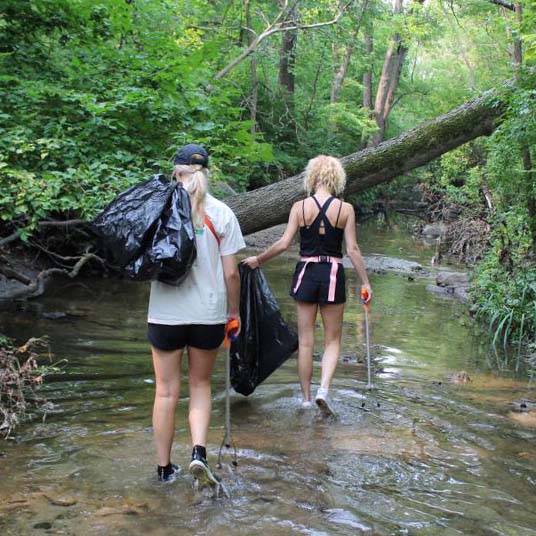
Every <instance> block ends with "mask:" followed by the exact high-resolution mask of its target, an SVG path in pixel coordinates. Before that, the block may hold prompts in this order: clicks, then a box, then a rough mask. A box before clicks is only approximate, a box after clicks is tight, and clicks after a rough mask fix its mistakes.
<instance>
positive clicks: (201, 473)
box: [188, 445, 220, 487]
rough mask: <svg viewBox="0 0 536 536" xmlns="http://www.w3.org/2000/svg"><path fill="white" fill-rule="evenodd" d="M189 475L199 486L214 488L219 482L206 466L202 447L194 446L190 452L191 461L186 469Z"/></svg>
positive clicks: (204, 452)
mask: <svg viewBox="0 0 536 536" xmlns="http://www.w3.org/2000/svg"><path fill="white" fill-rule="evenodd" d="M188 470H189V471H190V474H191V475H192V476H193V477H194V478H195V479H196V480H197V482H198V485H199V486H206V485H208V486H212V487H216V486H218V485H219V483H220V481H219V480H218V479H217V478H216V476H214V473H212V471H211V470H210V467H209V466H208V462H207V458H206V451H205V449H204V448H203V447H200V446H198V445H196V446H195V447H194V449H193V452H192V461H191V462H190V466H189V467H188Z"/></svg>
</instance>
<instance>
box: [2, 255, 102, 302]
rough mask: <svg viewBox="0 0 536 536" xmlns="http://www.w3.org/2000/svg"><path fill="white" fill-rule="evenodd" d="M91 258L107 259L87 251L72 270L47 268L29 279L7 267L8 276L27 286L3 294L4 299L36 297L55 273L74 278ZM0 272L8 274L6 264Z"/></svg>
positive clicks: (97, 259) (99, 260)
mask: <svg viewBox="0 0 536 536" xmlns="http://www.w3.org/2000/svg"><path fill="white" fill-rule="evenodd" d="M91 260H96V261H98V262H100V263H101V264H104V263H105V261H104V260H103V259H101V258H100V257H98V256H97V255H94V254H93V253H86V254H84V255H82V256H81V257H79V258H78V261H77V263H76V264H75V265H74V266H73V267H72V269H71V270H70V271H69V270H64V269H63V268H48V269H47V270H42V271H41V272H39V273H38V274H37V276H36V278H35V279H34V280H29V279H28V278H27V277H26V276H25V275H24V274H20V273H18V272H16V271H15V270H11V269H10V268H7V271H8V273H9V274H10V275H9V276H8V277H10V279H16V280H17V281H19V282H21V283H24V284H25V285H26V286H25V287H23V288H17V289H14V290H13V291H11V292H8V293H6V294H3V295H2V299H4V300H6V299H7V300H15V299H20V298H35V297H37V296H40V295H41V294H43V292H44V291H45V285H46V283H47V281H48V279H50V277H52V276H54V275H64V276H67V277H69V278H71V279H74V278H75V277H76V276H77V275H78V274H79V273H80V270H81V269H82V268H83V266H84V265H85V264H87V263H88V262H89V261H91ZM0 273H3V274H4V275H7V274H6V267H5V266H0ZM26 281H29V283H26Z"/></svg>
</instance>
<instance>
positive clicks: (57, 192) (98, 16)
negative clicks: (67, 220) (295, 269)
mask: <svg viewBox="0 0 536 536" xmlns="http://www.w3.org/2000/svg"><path fill="white" fill-rule="evenodd" d="M172 8H173V3H172V2H166V3H164V5H162V6H155V4H154V3H153V2H148V1H146V2H136V3H135V4H134V3H132V4H128V3H126V2H119V1H112V0H109V1H106V2H100V3H97V4H95V3H94V2H89V1H85V0H77V1H76V2H54V1H51V0H48V1H45V0H41V1H23V2H12V1H8V2H7V3H6V5H5V6H3V7H2V13H1V16H0V21H2V23H1V24H0V49H1V50H2V51H4V54H3V56H2V58H1V61H2V67H3V69H2V72H3V74H2V76H1V77H0V101H1V102H2V107H1V110H0V129H1V135H0V191H1V194H0V219H1V220H3V221H15V222H19V224H20V225H23V226H25V234H24V235H23V237H24V236H25V235H27V234H28V233H29V232H30V231H31V230H32V229H33V228H34V227H35V226H36V223H37V222H38V221H39V220H41V219H44V218H47V217H51V216H56V215H63V216H67V217H81V218H90V217H92V216H93V215H94V214H95V213H96V212H97V211H98V210H99V209H100V208H101V207H102V206H103V205H104V204H105V203H106V202H108V201H109V200H110V199H111V198H112V197H113V196H114V195H115V194H116V193H117V192H119V191H121V190H123V189H125V188H126V187H128V186H130V185H131V184H133V183H136V182H139V181H141V180H144V179H145V178H146V177H147V175H148V174H150V173H152V172H154V171H156V170H159V169H163V170H165V171H167V170H168V169H169V168H170V167H171V157H172V155H173V154H174V152H175V150H176V148H177V146H178V145H180V144H183V143H186V142H190V141H196V142H199V143H202V144H204V145H206V146H207V147H208V148H209V150H210V153H211V154H212V156H213V171H214V177H215V178H216V179H217V180H219V181H226V182H231V183H232V184H233V186H234V187H236V188H238V189H244V188H245V187H246V185H247V183H248V179H249V176H250V173H251V168H252V165H254V164H256V163H259V162H265V161H267V160H269V159H270V158H271V154H272V153H271V147H270V146H269V145H268V144H266V143H263V141H262V139H261V138H260V137H258V136H252V135H251V133H250V125H249V124H248V123H247V122H245V121H241V117H240V114H241V108H240V107H239V106H238V105H237V102H238V97H237V94H236V90H233V89H232V88H227V89H225V88H223V89H214V90H209V89H207V87H206V78H207V77H208V76H210V75H209V74H208V72H207V70H206V68H205V67H203V64H202V62H201V61H200V58H201V57H202V54H201V52H203V54H205V53H209V52H210V50H209V49H210V47H211V46H212V44H211V43H208V45H207V47H205V46H204V43H203V42H202V40H201V39H200V37H199V34H198V33H196V32H192V31H190V30H188V28H186V24H187V21H186V20H184V19H183V20H182V21H178V20H177V19H176V16H175V15H174V11H173V10H172Z"/></svg>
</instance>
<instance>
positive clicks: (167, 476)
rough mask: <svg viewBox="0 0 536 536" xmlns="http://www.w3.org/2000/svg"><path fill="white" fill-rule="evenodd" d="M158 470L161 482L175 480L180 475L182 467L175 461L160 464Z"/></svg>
mask: <svg viewBox="0 0 536 536" xmlns="http://www.w3.org/2000/svg"><path fill="white" fill-rule="evenodd" d="M156 472H157V473H158V480H160V482H173V481H174V480H175V479H176V478H177V477H178V476H179V473H180V468H179V466H178V465H175V464H174V463H169V464H168V465H165V466H162V465H158V466H157V468H156Z"/></svg>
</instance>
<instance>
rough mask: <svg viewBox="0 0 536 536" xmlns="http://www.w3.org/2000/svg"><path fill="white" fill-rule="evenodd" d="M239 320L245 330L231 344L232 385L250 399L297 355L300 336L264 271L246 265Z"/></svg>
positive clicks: (242, 283)
mask: <svg viewBox="0 0 536 536" xmlns="http://www.w3.org/2000/svg"><path fill="white" fill-rule="evenodd" d="M240 318H241V321H242V330H241V332H240V335H239V336H238V339H237V340H236V341H234V342H233V343H232V344H231V385H232V386H233V389H234V390H235V391H236V392H237V393H240V394H242V395H245V396H247V395H250V394H251V393H253V391H254V390H255V388H256V387H257V386H258V385H259V384H260V383H262V382H263V381H264V380H265V379H266V378H267V377H268V376H270V374H272V372H274V371H275V370H276V369H278V368H279V367H280V366H281V365H282V364H283V363H284V362H285V361H286V360H287V359H288V358H289V357H290V356H291V355H292V354H293V353H294V352H295V351H296V349H297V348H298V336H297V334H296V333H295V332H294V331H293V330H292V329H291V328H290V327H289V326H288V325H287V324H286V322H285V321H284V320H283V317H282V316H281V311H280V310H279V306H278V304H277V301H276V300H275V298H274V295H273V294H272V291H271V290H270V287H269V286H268V283H267V281H266V278H265V277H264V274H263V273H262V271H261V270H260V269H258V268H257V269H256V270H251V269H250V268H248V267H247V266H244V265H240Z"/></svg>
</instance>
